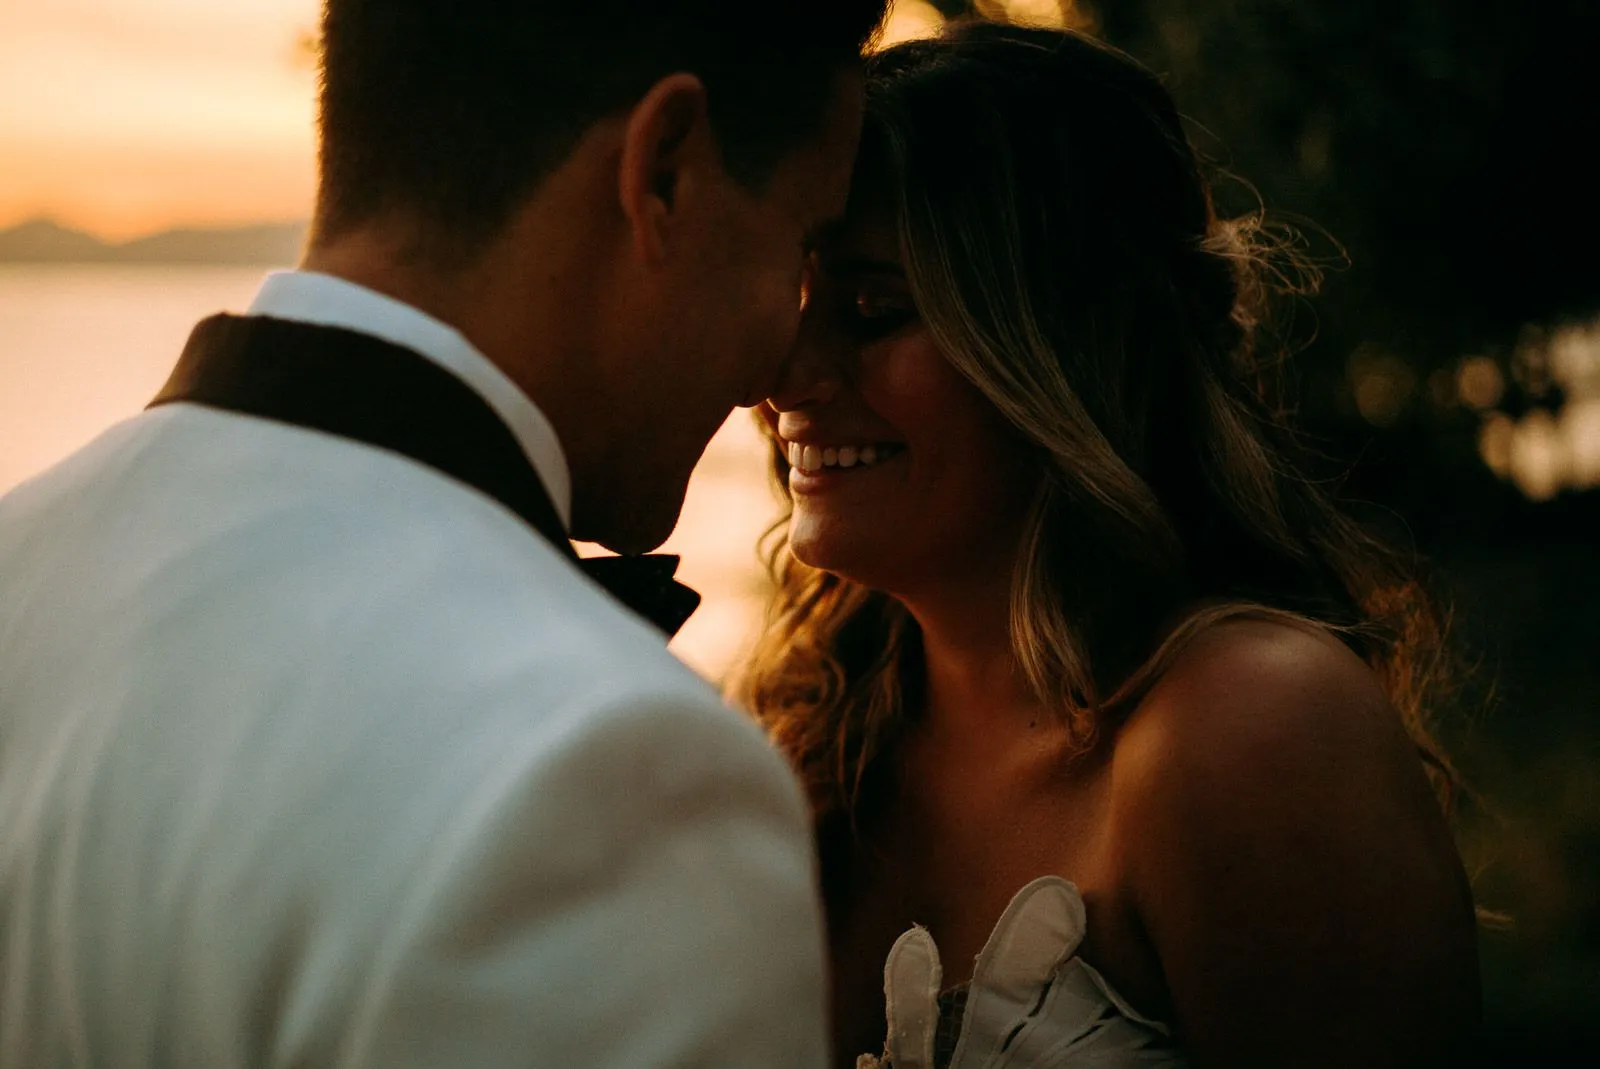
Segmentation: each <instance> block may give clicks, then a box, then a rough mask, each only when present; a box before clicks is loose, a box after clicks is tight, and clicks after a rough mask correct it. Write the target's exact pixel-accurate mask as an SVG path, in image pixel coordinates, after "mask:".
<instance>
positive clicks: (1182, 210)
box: [731, 23, 1456, 870]
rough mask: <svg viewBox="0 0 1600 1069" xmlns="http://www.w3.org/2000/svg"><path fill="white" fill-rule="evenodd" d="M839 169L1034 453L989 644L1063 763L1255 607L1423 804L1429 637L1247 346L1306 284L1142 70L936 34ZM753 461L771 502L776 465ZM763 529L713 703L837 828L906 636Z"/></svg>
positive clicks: (865, 775) (1430, 685) (1419, 605)
mask: <svg viewBox="0 0 1600 1069" xmlns="http://www.w3.org/2000/svg"><path fill="white" fill-rule="evenodd" d="M859 175H860V177H859V178H858V183H859V184H860V185H858V188H863V187H868V188H870V189H871V190H872V191H873V192H874V193H876V192H878V191H880V190H886V191H887V193H888V197H889V205H890V207H891V209H892V211H893V213H894V215H895V218H896V221H897V225H898V230H899V240H900V246H901V250H902V255H903V259H904V265H905V268H906V273H907V277H908V280H909V285H910V288H911V291H912V295H913V297H914V300H915V303H916V306H917V309H918V311H919V313H920V316H921V320H922V322H923V323H924V324H925V325H926V328H927V329H928V331H929V332H930V334H931V336H932V338H933V340H934V341H935V342H936V344H937V345H938V347H939V348H940V350H941V351H942V352H943V353H944V354H945V355H946V357H947V358H948V359H949V361H950V363H951V364H952V365H953V366H954V367H955V368H956V369H957V370H958V371H959V372H960V373H961V374H962V375H963V376H965V377H966V378H967V379H968V380H969V381H970V382H971V383H972V384H973V385H974V386H976V387H977V388H978V389H979V390H980V391H981V392H982V393H983V395H984V396H985V397H987V398H988V400H989V401H990V402H991V403H992V404H993V405H994V406H995V407H996V408H997V409H998V410H999V411H1000V412H1001V413H1003V414H1004V415H1005V417H1006V418H1007V419H1008V420H1009V421H1010V423H1011V424H1012V425H1013V426H1014V427H1015V428H1016V430H1017V431H1018V432H1019V433H1020V434H1021V435H1022V436H1024V437H1025V438H1026V440H1027V441H1028V442H1030V443H1031V444H1032V446H1033V447H1034V449H1036V451H1037V454H1038V457H1039V461H1040V467H1041V468H1042V470H1043V472H1044V474H1043V477H1042V479H1041V481H1040V483H1039V486H1038V490H1037V495H1036V498H1035V500H1034V501H1033V503H1032V510H1031V514H1030V518H1029V519H1028V521H1027V524H1026V528H1025V531H1024V534H1023V537H1022V541H1021V546H1020V552H1019V555H1018V559H1017V564H1016V570H1015V574H1014V576H1013V579H1012V584H1011V609H1010V632H1011V634H1010V637H1011V646H1012V649H1013V651H1014V653H1015V657H1016V660H1017V662H1018V664H1019V665H1020V667H1021V670H1022V671H1023V673H1025V675H1026V678H1027V680H1028V682H1029V684H1030V685H1031V687H1032V689H1033V691H1034V692H1035V693H1036V695H1037V697H1038V698H1040V699H1041V700H1042V701H1044V702H1045V703H1047V704H1048V706H1049V707H1050V708H1053V709H1055V710H1058V711H1059V713H1060V716H1061V719H1062V722H1063V724H1064V726H1065V728H1066V729H1067V731H1068V732H1069V733H1070V738H1071V740H1072V742H1073V744H1074V746H1076V747H1077V749H1078V750H1079V751H1087V750H1088V749H1090V748H1091V747H1092V746H1093V745H1094V744H1095V742H1096V740H1097V738H1098V737H1099V736H1100V735H1101V733H1103V732H1104V731H1106V730H1107V728H1108V726H1114V725H1115V723H1116V722H1117V721H1118V719H1119V718H1121V717H1123V716H1125V715H1126V714H1127V713H1128V712H1129V711H1130V710H1131V709H1132V708H1133V707H1134V706H1135V705H1136V704H1137V703H1138V701H1139V700H1140V698H1141V697H1142V696H1143V695H1144V694H1145V693H1146V692H1147V691H1148V689H1149V688H1150V686H1151V685H1152V684H1153V683H1154V681H1155V680H1156V679H1157V678H1158V677H1159V676H1160V675H1161V673H1162V672H1163V670H1164V669H1166V668H1167V667H1168V666H1169V665H1170V664H1171V662H1172V660H1173V658H1174V657H1175V656H1176V654H1177V653H1178V651H1179V650H1180V649H1181V648H1182V647H1183V645H1184V643H1185V642H1186V641H1187V640H1188V639H1190V638H1191V637H1193V636H1194V635H1195V634H1196V633H1197V632H1199V631H1201V630H1203V629H1204V628H1207V627H1209V626H1211V625H1213V624H1215V623H1217V622H1219V621H1221V620H1224V619H1227V618H1230V617H1236V616H1240V615H1246V614H1249V615H1266V616H1272V617H1277V618H1281V619H1287V620H1291V621H1295V622H1298V623H1301V624H1306V623H1309V624H1312V625H1315V626H1317V627H1321V628H1324V629H1327V630H1330V631H1332V632H1335V633H1337V634H1338V635H1339V636H1340V637H1341V638H1342V639H1343V640H1344V641H1345V642H1346V643H1347V644H1349V645H1350V646H1351V647H1352V648H1354V649H1355V650H1357V652H1359V653H1360V654H1361V655H1362V656H1363V657H1364V658H1365V659H1366V660H1367V662H1368V663H1369V664H1370V665H1371V666H1372V667H1373V669H1374V670H1375V671H1376V672H1377V673H1379V675H1380V676H1381V678H1382V680H1383V681H1384V683H1385V685H1386V687H1387V689H1388V693H1389V695H1390V697H1391V699H1392V700H1393V703H1394V705H1395V707H1396V708H1397V709H1398V710H1399V712H1400V715H1401V716H1402V717H1403V718H1404V721H1405V724H1406V727H1407V728H1408V729H1409V732H1410V735H1411V738H1412V739H1413V740H1414V742H1415V744H1416V748H1417V752H1418V754H1419V756H1420V758H1421V759H1422V761H1423V762H1425V763H1426V765H1427V767H1428V769H1429V771H1430V773H1431V775H1432V777H1433V779H1434V781H1435V785H1436V787H1437V788H1438V790H1439V793H1440V797H1441V800H1442V801H1443V802H1444V804H1445V806H1446V808H1448V807H1449V805H1450V801H1451V788H1452V786H1453V784H1454V783H1455V779H1456V778H1455V775H1454V773H1453V772H1452V770H1451V768H1450V765H1449V763H1448V762H1447V761H1446V759H1445V756H1444V754H1443V753H1442V751H1441V749H1440V747H1439V746H1438V744H1437V743H1436V742H1435V740H1434V736H1433V734H1432V731H1431V729H1430V726H1429V725H1430V719H1431V714H1432V712H1433V709H1434V706H1435V705H1436V704H1437V701H1436V698H1437V696H1438V695H1439V694H1441V693H1442V690H1441V687H1440V684H1441V681H1442V679H1443V676H1444V675H1445V667H1446V658H1445V653H1444V650H1445V643H1444V639H1443V631H1444V628H1443V626H1442V621H1441V619H1440V616H1439V614H1438V613H1437V612H1436V611H1435V609H1434V607H1433V606H1432V604H1431V603H1430V602H1429V600H1428V598H1427V597H1426V596H1425V594H1424V593H1423V590H1422V588H1421V586H1420V585H1419V584H1418V583H1417V581H1416V580H1415V579H1414V578H1413V577H1412V574H1411V567H1410V563H1409V562H1408V561H1406V560H1405V559H1404V558H1403V557H1402V555H1400V554H1398V553H1396V552H1394V551H1392V550H1390V549H1389V548H1387V547H1386V546H1384V545H1383V544H1381V543H1380V542H1379V541H1378V540H1376V539H1374V538H1373V537H1371V536H1369V535H1368V534H1367V533H1366V532H1365V531H1364V530H1363V528H1362V527H1361V526H1360V525H1358V524H1357V523H1356V522H1354V521H1353V520H1352V519H1351V518H1350V517H1349V516H1347V515H1346V514H1345V513H1344V512H1343V511H1341V510H1340V508H1339V507H1338V506H1337V505H1336V504H1335V502H1334V500H1333V498H1332V495H1331V493H1330V491H1329V490H1328V489H1326V488H1325V487H1323V486H1321V485H1319V484H1318V483H1317V482H1315V481H1314V480H1312V479H1311V478H1309V477H1308V476H1307V475H1305V474H1303V472H1304V467H1303V466H1302V464H1301V450H1300V448H1299V447H1298V445H1297V442H1296V440H1295V438H1294V436H1293V435H1292V434H1291V433H1290V431H1289V430H1288V428H1287V425H1286V424H1287V421H1286V417H1285V415H1284V410H1283V408H1282V406H1281V404H1280V401H1279V394H1280V392H1281V390H1280V386H1281V384H1280V382H1279V379H1280V375H1279V371H1280V369H1281V363H1282V361H1281V359H1280V353H1279V352H1272V351H1269V349H1271V347H1269V346H1268V345H1266V344H1265V342H1264V340H1263V339H1264V338H1265V337H1267V336H1269V335H1270V334H1271V333H1272V332H1271V331H1270V330H1269V329H1268V326H1269V324H1268V323H1267V322H1266V321H1265V309H1266V308H1267V306H1268V303H1269V302H1268V298H1269V296H1272V295H1273V294H1275V293H1277V292H1281V291H1283V290H1286V289H1287V290H1290V291H1297V292H1299V291H1305V290H1308V289H1310V288H1312V287H1314V285H1315V284H1316V281H1317V278H1316V271H1315V270H1314V269H1312V268H1310V267H1308V266H1307V265H1306V263H1305V262H1304V260H1303V258H1297V256H1296V255H1295V252H1294V247H1293V242H1292V239H1290V238H1286V237H1285V236H1283V234H1281V233H1275V232H1274V231H1273V230H1272V229H1271V228H1269V227H1266V226H1264V225H1263V223H1262V219H1261V216H1260V215H1259V214H1258V215H1252V216H1249V217H1245V218H1241V219H1234V220H1223V219H1219V218H1218V217H1217V214H1216V212H1215V210H1214V208H1213V205H1212V201H1211V197H1210V194H1209V192H1208V184H1207V181H1206V178H1205V175H1204V171H1203V168H1202V165H1201V164H1200V162H1199V161H1198V159H1197V157H1196V154H1195V152H1194V150H1193V148H1192V147H1191V145H1190V142H1189V140H1188V138H1187V136H1186V134H1185V131H1184V128H1183V125H1182V121H1181V119H1180V117H1179V115H1178V112H1177V110H1176V107H1175V105H1174V104H1173V101H1172V99H1171V97H1170V96H1169V95H1168V93H1167V92H1166V90H1165V89H1164V88H1163V87H1162V86H1161V84H1160V83H1159V82H1158V81H1157V80H1156V78H1155V77H1154V76H1153V75H1151V74H1150V73H1149V72H1148V71H1146V70H1145V69H1144V68H1142V67H1141V66H1139V65H1138V64H1137V63H1136V62H1135V61H1133V60H1132V59H1130V58H1128V57H1127V56H1125V55H1123V54H1121V53H1119V52H1116V51H1114V50H1113V49H1111V48H1108V47H1106V46H1104V45H1102V44H1099V43H1097V42H1095V41H1093V40H1092V39H1090V38H1087V37H1084V36H1081V35H1078V34H1075V33H1071V32H1060V31H1053V30H1041V29H1022V28H1017V27H1008V26H1000V25H992V24H982V23H977V24H966V25H962V26H958V27H955V28H952V29H950V30H948V31H947V32H946V33H945V35H944V36H942V37H940V38H937V39H933V40H927V41H917V42H912V43H908V44H903V45H900V46H898V47H895V48H892V49H889V50H887V51H884V52H882V53H880V54H878V55H877V56H876V57H874V58H873V60H872V61H871V64H870V68H869V81H868V111H867V124H866V130H865V133H864V136H863V149H862V157H861V161H860V164H859ZM1297 259H1298V261H1299V262H1296V261H1297ZM773 463H774V470H775V474H776V476H777V478H778V481H779V484H780V485H785V484H786V481H787V474H788V465H787V462H786V459H785V457H784V452H783V450H782V449H781V448H775V449H774V451H773ZM786 528H787V520H786V519H785V520H784V521H781V522H780V523H779V524H778V525H777V526H775V527H774V529H773V532H772V534H771V535H770V536H769V538H770V543H771V544H770V546H769V550H770V564H771V568H772V573H773V578H774V580H775V585H776V593H775V595H774V598H773V601H772V604H771V607H770V615H769V619H768V627H767V629H766V631H765V633H764V635H763V637H762V638H761V640H760V643H759V645H758V647H757V649H756V650H755V652H754V653H753V655H752V657H751V659H750V660H749V662H748V663H747V664H746V666H745V667H744V669H743V671H742V672H741V673H740V674H739V676H738V677H737V678H736V680H735V683H734V686H733V687H732V688H731V689H732V691H733V696H734V698H735V700H737V701H739V702H740V703H741V704H743V705H744V706H745V707H746V708H747V709H749V710H751V711H752V712H753V713H754V715H756V716H757V717H758V718H759V719H760V720H761V722H762V723H763V724H765V726H766V727H767V728H768V729H769V730H770V732H771V734H772V736H773V738H774V739H775V740H776V742H777V744H778V745H779V746H780V747H781V748H782V750H783V751H784V752H785V753H786V754H787V755H788V756H789V757H790V758H791V760H792V761H793V763H794V765H795V766H796V768H798V769H799V771H800V773H801V775H802V777H803V779H804V781H805V784H806V786H807V788H808V790H809V793H810V796H811V800H812V804H813V806H814V807H815V811H816V814H817V817H818V820H819V821H820V822H822V824H823V825H824V827H825V828H826V827H829V826H832V827H835V828H838V829H841V830H842V829H845V828H854V827H855V826H856V825H857V822H858V821H859V820H860V819H861V817H862V816H863V814H864V812H865V810H866V809H867V808H868V806H869V805H870V802H871V799H872V798H873V797H875V792H874V789H873V788H874V784H877V783H881V782H882V781H883V778H884V777H883V776H881V775H880V774H879V773H881V772H882V771H883V766H884V761H883V757H884V756H885V754H887V753H888V752H890V750H891V749H892V747H893V744H894V741H895V739H896V738H897V736H898V735H899V733H900V732H901V731H902V730H903V729H904V727H905V726H906V725H907V724H908V723H910V722H911V720H912V719H913V718H914V717H915V716H916V715H917V713H918V710H919V708H920V704H921V695H920V687H921V685H922V662H921V656H922V651H921V645H920V635H919V632H918V629H917V626H916V624H915V622H914V621H913V620H912V619H911V617H910V616H909V614H908V613H907V612H906V610H905V609H904V608H903V607H901V606H900V605H899V604H898V603H897V602H895V601H894V600H893V599H891V598H889V597H888V596H887V595H885V594H883V593H881V592H878V591H874V590H871V589H868V588H866V587H863V586H861V585H859V584H856V583H854V582H851V581H850V580H847V579H844V578H841V577H839V576H837V575H832V574H829V573H827V572H823V571H819V570H817V569H814V568H811V567H808V566H806V565H805V564H802V563H801V562H799V561H798V560H796V559H795V558H794V556H793V555H792V554H791V553H790V552H789V550H788V544H787V535H786ZM1174 618H1177V619H1179V620H1180V622H1179V623H1178V625H1177V626H1176V627H1169V626H1164V623H1163V622H1164V621H1168V622H1170V621H1171V620H1172V619H1174ZM828 854H829V850H828V837H827V836H826V835H825V836H824V866H825V870H826V868H827V863H828Z"/></svg>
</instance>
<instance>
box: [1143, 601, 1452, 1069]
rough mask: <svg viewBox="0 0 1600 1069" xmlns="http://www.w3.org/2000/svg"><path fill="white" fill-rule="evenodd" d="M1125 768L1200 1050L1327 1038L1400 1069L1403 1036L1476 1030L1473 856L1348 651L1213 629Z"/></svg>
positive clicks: (1299, 631) (1171, 973) (1149, 718)
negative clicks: (1464, 868)
mask: <svg viewBox="0 0 1600 1069" xmlns="http://www.w3.org/2000/svg"><path fill="white" fill-rule="evenodd" d="M1112 768H1113V774H1112V781H1113V787H1112V799H1111V811H1112V827H1113V836H1114V838H1115V840H1116V842H1117V844H1118V846H1117V850H1118V854H1119V866H1120V868H1121V870H1122V873H1123V878H1124V880H1125V883H1126V886H1127V887H1128V889H1129V893H1130V895H1131V897H1132V899H1133V901H1134V903H1135V908H1136V909H1137V910H1138V912H1139V915H1140V920H1141V922H1142V924H1143V926H1144V928H1145V929H1146V931H1148V933H1149V936H1150V939H1151V942H1152V944H1153V948H1154V950H1155V952H1156V953H1157V955H1158V957H1159V958H1160V960H1161V963H1162V968H1163V971H1164V974H1165V976H1166V979H1167V983H1168V986H1169V990H1170V995H1171V999H1172V1003H1173V1006H1174V1009H1175V1012H1176V1014H1177V1015H1178V1017H1179V1018H1180V1021H1179V1024H1180V1025H1181V1027H1183V1029H1184V1031H1185V1033H1186V1034H1187V1035H1188V1036H1189V1042H1190V1043H1191V1044H1197V1045H1198V1047H1199V1048H1201V1049H1204V1050H1207V1051H1210V1052H1211V1053H1214V1054H1218V1055H1226V1054H1227V1053H1228V1052H1236V1051H1237V1050H1239V1049H1241V1048H1239V1047H1237V1046H1236V1044H1239V1043H1248V1042H1254V1041H1261V1040H1264V1039H1267V1038H1268V1036H1271V1037H1274V1038H1275V1041H1276V1042H1277V1043H1279V1044H1288V1045H1289V1046H1288V1047H1282V1048H1280V1049H1283V1051H1284V1053H1285V1055H1286V1059H1285V1060H1286V1062H1287V1061H1295V1060H1296V1059H1295V1057H1290V1056H1288V1055H1290V1054H1291V1053H1293V1054H1295V1055H1296V1056H1298V1054H1299V1053H1302V1052H1301V1051H1300V1050H1299V1048H1298V1046H1297V1045H1298V1044H1305V1045H1306V1047H1305V1050H1304V1052H1303V1053H1305V1054H1306V1056H1307V1057H1310V1056H1311V1054H1312V1052H1313V1049H1314V1048H1316V1047H1317V1046H1318V1045H1319V1044H1320V1045H1321V1047H1322V1049H1323V1051H1324V1056H1326V1057H1329V1058H1335V1056H1337V1057H1342V1058H1344V1059H1346V1060H1345V1061H1344V1062H1343V1063H1342V1064H1355V1062H1351V1061H1349V1060H1348V1059H1350V1058H1355V1059H1356V1060H1357V1061H1358V1062H1359V1061H1360V1060H1361V1059H1363V1058H1368V1059H1376V1060H1375V1061H1369V1062H1367V1064H1386V1063H1387V1061H1388V1059H1387V1057H1386V1051H1387V1050H1388V1049H1389V1048H1386V1047H1385V1043H1386V1042H1388V1041H1386V1040H1385V1038H1384V1037H1386V1036H1388V1037H1392V1038H1393V1041H1394V1042H1401V1041H1402V1040H1405V1041H1406V1047H1407V1049H1408V1050H1411V1051H1413V1052H1414V1053H1417V1054H1419V1055H1421V1054H1424V1053H1426V1052H1428V1051H1429V1050H1431V1049H1432V1048H1433V1047H1434V1046H1435V1045H1436V1044H1439V1043H1443V1042H1445V1041H1446V1040H1447V1039H1448V1038H1449V1036H1450V1035H1452V1034H1454V1033H1456V1032H1458V1031H1459V1030H1460V1029H1461V1028H1463V1027H1465V1024H1466V1022H1468V1021H1469V1020H1470V1018H1471V1015H1472V1013H1473V1012H1474V1010H1475V999H1476V972H1475V959H1474V954H1475V951H1474V942H1473V939H1474V937H1473V921H1472V910H1471V904H1470V899H1469V897H1468V896H1467V895H1466V892H1465V882H1464V877H1463V875H1462V872H1461V866H1460V861H1459V858H1458V857H1457V855H1456V853H1455V847H1454V843H1453V841H1452V839H1451V836H1450V833H1449V829H1448V826H1447V824H1446V822H1445V820H1444V818H1443V815H1442V814H1441V813H1440V811H1439V808H1438V805H1437V803H1436V802H1435V800H1434V797H1433V794H1432V792H1431V790H1430V788H1429V786H1428V783H1427V780H1426V777H1425V776H1424V774H1423V771H1422V767H1421V762H1420V760H1419V757H1418V754H1417V752H1416V750H1415V748H1414V747H1413V746H1412V744H1411V742H1410V740H1409V737H1408V735H1407V733H1406V731H1405V729H1404V727H1403V725H1402V724H1401V721H1400V717H1399V714H1398V713H1397V712H1396V711H1395V709H1394V708H1393V706H1392V705H1391V704H1390V702H1389V700H1388V698H1387V696H1386V695H1385V692H1384V689H1383V687H1382V685H1381V682H1380V680H1379V679H1378V678H1377V676H1376V675H1375V673H1374V672H1373V671H1372V670H1371V669H1370V668H1369V667H1368V666H1367V665H1366V664H1365V663H1364V662H1363V661H1362V660H1361V659H1360V658H1359V657H1357V656H1356V655H1355V654H1354V653H1353V652H1352V651H1351V650H1349V649H1348V648H1347V647H1346V646H1344V645H1343V643H1341V642H1340V641H1339V640H1338V639H1337V638H1335V637H1333V636H1332V635H1330V634H1326V633H1322V632H1318V631H1316V630H1314V629H1311V628H1309V627H1303V626H1299V625H1297V624H1292V623H1288V622H1278V621H1273V620H1262V619H1240V620H1235V621H1232V622H1227V623H1222V624H1218V625H1216V626H1214V627H1212V628H1209V629H1208V630H1207V631H1206V632H1204V633H1202V634H1201V635H1199V636H1198V637H1196V638H1195V639H1194V640H1193V641H1192V642H1191V643H1190V644H1189V645H1188V646H1187V647H1186V648H1185V649H1184V650H1183V652H1182V653H1181V654H1180V655H1179V656H1178V658H1177V659H1176V660H1175V661H1174V663H1173V665H1172V667H1171V668H1170V669H1169V670H1168V671H1167V672H1166V673H1165V674H1164V675H1163V677H1162V678H1161V680H1160V682H1159V683H1158V684H1157V685H1156V686H1155V687H1154V688H1153V689H1152V690H1151V691H1150V693H1149V695H1148V696H1147V697H1146V699H1145V700H1144V702H1143V703H1141V705H1140V707H1139V708H1138V709H1137V710H1135V712H1134V713H1133V714H1132V715H1131V716H1130V718H1129V719H1128V721H1127V722H1126V723H1125V724H1124V725H1123V726H1122V729H1121V731H1120V732H1119V734H1118V737H1117V740H1116V742H1115V745H1114V747H1113V755H1112ZM1334 1030H1338V1031H1339V1033H1340V1034H1338V1035H1336V1034H1335V1032H1334ZM1290 1048H1294V1050H1293V1051H1291V1049H1290ZM1199 1060H1200V1059H1197V1062H1198V1061H1199ZM1334 1063H1336V1061H1330V1062H1329V1064H1334ZM1297 1064H1299V1062H1297ZM1304 1064H1324V1063H1323V1061H1321V1060H1318V1059H1316V1058H1313V1059H1312V1060H1309V1061H1305V1062H1304Z"/></svg>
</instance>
